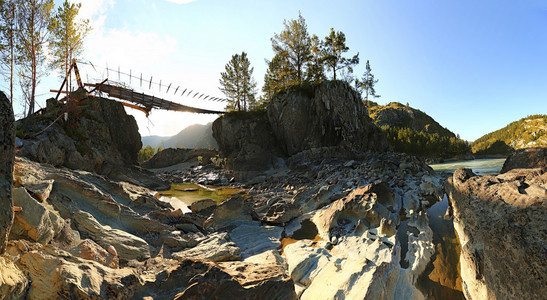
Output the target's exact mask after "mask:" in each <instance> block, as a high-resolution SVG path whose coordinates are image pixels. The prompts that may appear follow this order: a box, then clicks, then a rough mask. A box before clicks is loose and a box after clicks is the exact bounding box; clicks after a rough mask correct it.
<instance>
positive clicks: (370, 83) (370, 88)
mask: <svg viewBox="0 0 547 300" xmlns="http://www.w3.org/2000/svg"><path fill="white" fill-rule="evenodd" d="M377 82H378V79H374V75H373V74H372V69H371V68H370V63H369V61H368V59H367V65H366V67H365V73H364V74H363V79H362V80H358V79H356V80H355V86H356V87H357V89H358V90H360V91H363V92H364V93H365V101H368V97H369V96H372V97H374V98H378V97H380V95H376V90H375V89H374V85H376V83H377Z"/></svg>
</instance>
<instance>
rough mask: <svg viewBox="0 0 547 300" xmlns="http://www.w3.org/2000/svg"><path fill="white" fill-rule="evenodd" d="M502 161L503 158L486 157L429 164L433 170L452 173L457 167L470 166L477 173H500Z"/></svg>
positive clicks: (503, 160)
mask: <svg viewBox="0 0 547 300" xmlns="http://www.w3.org/2000/svg"><path fill="white" fill-rule="evenodd" d="M504 162H505V158H494V159H489V158H487V159H474V160H464V161H454V162H446V163H442V164H431V165H429V166H430V167H431V168H433V170H435V171H445V172H451V173H453V172H454V171H455V170H456V169H458V168H471V169H472V170H473V172H474V173H475V174H477V175H496V174H499V173H500V171H501V168H502V167H503V163H504Z"/></svg>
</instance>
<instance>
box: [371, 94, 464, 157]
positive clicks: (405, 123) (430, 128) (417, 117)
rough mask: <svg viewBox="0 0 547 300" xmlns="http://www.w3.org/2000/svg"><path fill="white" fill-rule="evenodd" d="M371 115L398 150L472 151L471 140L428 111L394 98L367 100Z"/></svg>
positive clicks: (443, 153)
mask: <svg viewBox="0 0 547 300" xmlns="http://www.w3.org/2000/svg"><path fill="white" fill-rule="evenodd" d="M365 105H366V106H367V109H368V110H369V115H370V117H371V118H372V119H373V120H374V123H375V124H376V125H378V126H380V128H382V129H383V130H384V131H385V132H386V134H387V137H388V140H389V142H390V144H391V146H392V147H393V148H394V150H395V151H397V152H404V153H410V154H414V155H418V156H422V157H441V158H450V157H455V156H459V155H463V154H466V153H469V152H470V148H469V144H468V143H467V142H466V141H464V140H461V139H460V138H458V137H457V136H456V135H455V134H454V133H453V132H452V131H450V130H448V129H446V128H444V127H443V126H441V125H440V124H439V123H438V122H437V121H435V120H434V119H433V118H432V117H430V116H429V115H427V114H426V113H424V112H422V111H420V110H418V109H414V108H412V107H410V106H409V105H408V104H407V105H403V104H401V103H398V102H391V103H389V104H387V105H378V103H376V102H373V101H365Z"/></svg>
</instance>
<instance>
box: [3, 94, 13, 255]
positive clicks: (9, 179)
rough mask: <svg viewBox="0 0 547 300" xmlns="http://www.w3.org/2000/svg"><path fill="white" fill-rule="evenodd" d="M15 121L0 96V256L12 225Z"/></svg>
mask: <svg viewBox="0 0 547 300" xmlns="http://www.w3.org/2000/svg"><path fill="white" fill-rule="evenodd" d="M14 122H15V120H14V117H13V109H12V107H11V105H9V101H8V99H7V98H6V96H5V95H3V94H0V138H1V139H2V147H0V166H1V167H0V254H2V253H4V251H5V250H6V246H7V243H8V236H9V232H10V230H11V225H12V224H13V200H12V196H11V189H12V185H13V158H14V155H15V151H14V145H15V123H14Z"/></svg>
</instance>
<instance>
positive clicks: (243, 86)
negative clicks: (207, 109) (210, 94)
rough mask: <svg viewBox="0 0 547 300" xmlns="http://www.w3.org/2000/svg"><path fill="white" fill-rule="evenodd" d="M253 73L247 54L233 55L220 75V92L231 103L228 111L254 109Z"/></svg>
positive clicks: (254, 87)
mask: <svg viewBox="0 0 547 300" xmlns="http://www.w3.org/2000/svg"><path fill="white" fill-rule="evenodd" d="M253 71H254V68H252V67H251V62H250V61H249V59H248V58H247V53H245V52H241V54H234V55H232V59H231V60H230V61H229V62H228V63H227V64H226V66H225V72H222V73H220V85H221V88H220V90H221V91H222V92H223V93H224V95H226V98H227V99H228V101H229V103H228V106H227V107H226V109H228V110H238V111H241V110H243V111H245V110H247V109H248V108H254V106H255V105H256V101H255V89H256V82H255V81H254V79H253Z"/></svg>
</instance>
